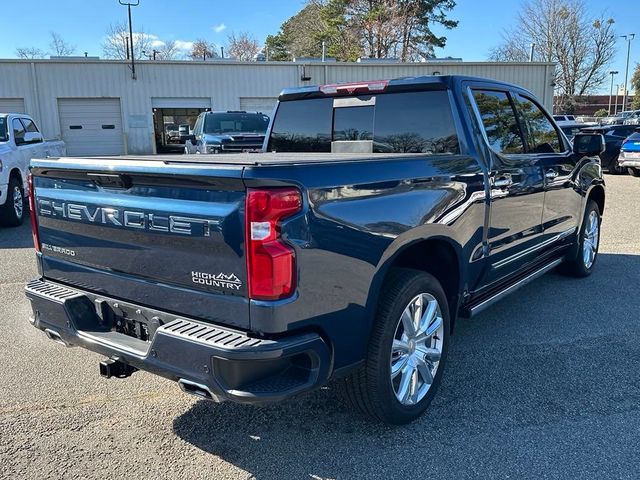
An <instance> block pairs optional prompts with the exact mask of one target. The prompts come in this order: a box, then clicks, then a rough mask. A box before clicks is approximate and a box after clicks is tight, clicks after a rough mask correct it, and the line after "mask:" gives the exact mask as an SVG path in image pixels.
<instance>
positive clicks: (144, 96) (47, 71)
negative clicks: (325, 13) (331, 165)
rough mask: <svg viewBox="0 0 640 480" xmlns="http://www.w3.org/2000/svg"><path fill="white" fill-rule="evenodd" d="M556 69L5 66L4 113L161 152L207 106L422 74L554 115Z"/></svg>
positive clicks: (79, 140)
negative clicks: (503, 86)
mask: <svg viewBox="0 0 640 480" xmlns="http://www.w3.org/2000/svg"><path fill="white" fill-rule="evenodd" d="M553 71H554V65H553V64H552V63H477V62H459V61H457V62H456V61H452V62H446V61H445V62H443V61H438V62H426V63H392V64H389V63H383V64H379V63H339V62H336V63H297V62H296V63H292V62H232V61H217V62H215V61H207V62H197V61H171V62H161V61H141V62H136V79H133V78H132V74H131V68H130V64H129V63H128V62H125V61H112V60H96V59H83V58H80V59H79V58H70V59H53V60H0V112H6V111H11V112H24V113H28V114H30V115H32V116H33V117H34V118H36V120H37V121H38V122H39V124H40V126H41V128H42V130H43V133H44V135H45V137H47V138H62V139H63V140H65V141H66V143H67V149H68V153H69V154H70V155H96V154H109V155H117V154H123V153H154V152H155V151H156V145H160V144H162V143H163V142H164V135H165V125H166V124H167V123H170V122H176V123H191V122H192V119H193V118H195V116H196V115H197V114H198V113H199V112H201V111H204V110H206V109H213V110H257V111H262V112H264V113H267V114H268V113H270V112H271V110H272V108H273V106H274V105H275V101H276V98H277V96H278V94H279V93H280V91H281V90H282V89H283V88H285V87H296V86H305V85H321V84H327V83H340V82H353V81H362V80H378V79H388V78H398V77H407V76H420V75H439V74H442V75H449V74H451V75H454V74H455V75H472V76H479V77H487V78H492V79H496V80H502V81H506V82H510V83H515V84H518V85H521V86H523V87H525V88H527V89H529V90H531V91H532V92H533V93H534V94H535V95H537V97H538V98H539V99H540V100H541V102H542V103H543V104H544V105H545V106H546V107H547V108H548V109H549V110H551V108H552V105H553V86H552V81H553V80H552V79H553Z"/></svg>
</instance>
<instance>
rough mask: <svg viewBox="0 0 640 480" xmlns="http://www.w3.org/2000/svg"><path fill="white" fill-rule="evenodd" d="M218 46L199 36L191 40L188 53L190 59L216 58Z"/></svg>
mask: <svg viewBox="0 0 640 480" xmlns="http://www.w3.org/2000/svg"><path fill="white" fill-rule="evenodd" d="M217 50H218V47H216V46H215V44H213V43H211V42H207V41H206V40H204V39H202V38H199V39H197V40H196V41H195V42H193V47H192V48H191V52H190V53H189V58H191V60H206V59H207V58H218V57H219V56H220V55H218V51H217Z"/></svg>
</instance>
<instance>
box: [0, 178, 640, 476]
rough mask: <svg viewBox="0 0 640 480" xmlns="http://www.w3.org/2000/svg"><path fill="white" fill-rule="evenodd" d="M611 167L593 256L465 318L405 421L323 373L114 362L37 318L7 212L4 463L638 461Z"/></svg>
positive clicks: (562, 467) (628, 250)
mask: <svg viewBox="0 0 640 480" xmlns="http://www.w3.org/2000/svg"><path fill="white" fill-rule="evenodd" d="M606 181H607V185H608V192H607V194H608V199H607V207H606V209H605V219H604V222H603V226H602V232H603V236H602V244H601V248H600V257H599V260H598V265H597V268H596V271H595V272H594V274H593V275H592V276H591V277H590V278H588V279H583V280H574V279H568V278H565V277H562V276H560V275H558V274H555V273H552V274H549V275H547V276H545V277H544V278H542V279H540V280H538V281H536V282H535V283H533V284H530V285H528V286H527V287H525V288H524V289H522V290H520V291H519V292H518V293H517V294H515V295H513V296H511V297H509V298H508V299H506V300H505V301H503V302H501V303H499V304H498V305H496V306H494V307H492V308H491V309H490V310H488V311H486V312H485V313H483V314H482V315H481V316H479V317H477V318H474V319H473V320H469V321H464V322H460V323H459V324H458V328H457V331H456V334H455V336H454V337H453V344H452V347H451V350H450V357H449V364H448V367H447V371H446V372H445V376H444V380H443V384H442V386H441V389H440V392H439V394H438V396H437V397H436V399H435V400H434V403H433V404H432V406H431V408H430V409H429V411H428V412H427V414H426V415H425V416H423V417H422V418H421V419H420V420H419V421H418V422H416V423H414V424H411V425H409V426H405V427H396V428H392V427H387V426H382V425H379V424H375V423H371V422H369V421H368V420H366V419H363V418H362V417H360V416H358V415H357V414H355V413H353V412H351V411H350V410H348V409H347V408H346V407H345V406H343V405H342V403H340V401H339V400H338V399H337V397H336V395H335V393H334V392H333V391H332V390H331V388H330V387H328V388H325V389H323V390H320V391H318V392H315V393H312V394H309V395H306V396H303V397H300V398H298V399H296V400H293V401H289V402H287V403H284V404H280V405H274V406H269V407H261V408H256V407H249V406H240V405H234V404H221V405H216V404H213V403H208V402H205V401H198V400H196V399H194V398H193V397H190V396H187V395H184V394H183V393H182V392H180V390H179V389H178V387H177V385H176V384H174V383H172V382H169V381H167V380H164V379H160V378H158V377H155V376H152V375H150V374H147V373H144V372H138V373H136V374H135V375H134V376H133V377H131V378H129V379H127V380H116V379H110V380H106V379H103V378H101V377H100V376H99V375H98V361H99V360H100V357H99V356H97V355H95V354H92V353H89V352H87V351H83V350H80V349H65V348H64V347H62V346H59V345H58V344H55V343H54V342H52V341H50V340H47V339H46V337H45V336H44V334H42V333H41V332H39V331H37V330H35V329H34V328H33V327H31V326H30V325H29V322H28V320H27V319H28V315H29V307H28V303H27V300H26V298H25V297H24V295H23V287H24V284H25V282H26V281H27V280H29V279H31V278H33V277H35V276H36V269H35V263H34V261H33V253H32V247H31V235H30V230H29V226H28V225H27V224H25V225H24V226H23V227H21V228H18V229H5V230H0V282H1V283H0V391H1V392H2V393H1V394H0V477H1V478H11V479H16V478H29V479H36V478H185V479H197V478H207V479H227V478H229V479H231V478H234V479H235V478H275V479H289V478H292V479H303V478H314V479H318V478H341V479H343V478H346V479H351V478H440V479H442V478H455V479H460V478H469V477H479V478H537V479H538V478H638V477H640V449H639V448H638V446H639V445H640V380H639V375H640V293H639V292H638V287H639V286H640V179H638V178H632V177H629V176H623V177H615V176H607V177H606ZM27 223H28V222H27Z"/></svg>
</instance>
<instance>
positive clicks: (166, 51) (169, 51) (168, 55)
mask: <svg viewBox="0 0 640 480" xmlns="http://www.w3.org/2000/svg"><path fill="white" fill-rule="evenodd" d="M156 51H157V52H158V53H157V57H156V58H157V59H158V60H177V59H178V58H180V57H181V56H182V52H181V51H180V49H179V48H178V45H177V43H176V42H175V40H168V41H166V42H164V43H163V45H162V46H161V47H159V48H158V49H156Z"/></svg>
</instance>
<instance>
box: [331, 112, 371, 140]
mask: <svg viewBox="0 0 640 480" xmlns="http://www.w3.org/2000/svg"><path fill="white" fill-rule="evenodd" d="M373 108H374V107H373V106H369V107H342V108H336V109H335V110H334V113H333V140H334V141H338V140H373Z"/></svg>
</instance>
